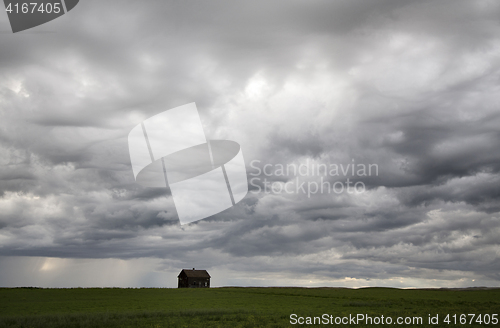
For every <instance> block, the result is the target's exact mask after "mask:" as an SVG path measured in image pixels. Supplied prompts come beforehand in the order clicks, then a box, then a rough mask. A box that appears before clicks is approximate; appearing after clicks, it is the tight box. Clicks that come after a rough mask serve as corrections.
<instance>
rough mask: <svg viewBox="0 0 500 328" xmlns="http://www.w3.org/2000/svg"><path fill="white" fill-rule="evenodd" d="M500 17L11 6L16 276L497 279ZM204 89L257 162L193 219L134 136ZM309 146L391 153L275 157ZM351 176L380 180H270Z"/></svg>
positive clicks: (2, 161)
mask: <svg viewBox="0 0 500 328" xmlns="http://www.w3.org/2000/svg"><path fill="white" fill-rule="evenodd" d="M499 17H500V2H498V1H495V0H491V1H487V0H485V1H456V0H450V1H421V0H419V1H399V0H379V1H371V0H370V1H341V0H338V1H331V0H328V1H326V0H325V1H319V0H314V1H305V0H302V1H293V0H292V1H290V0H287V1H232V0H231V1H230V0H225V1H213V0H211V1H201V0H200V1H190V0H187V1H186V0H182V1H181V0H174V1H152V0H151V1H125V0H116V1H111V0H107V1H97V0H82V1H80V3H79V4H78V6H76V7H75V8H74V9H73V10H72V11H71V12H69V13H68V14H66V15H64V16H62V17H60V18H58V19H56V20H54V21H51V22H49V23H47V24H44V25H41V26H38V27H35V28H32V29H29V30H26V31H23V32H19V33H16V34H13V33H12V32H11V31H10V25H9V22H8V18H7V15H6V13H5V12H4V11H2V12H1V13H0V196H1V198H0V286H41V287H73V286H123V287H127V286H130V287H139V286H157V287H175V286H176V285H177V282H176V276H177V274H178V272H179V271H180V270H181V269H183V268H193V267H196V268H199V269H207V270H208V271H209V273H210V274H211V275H212V277H213V278H212V285H213V286H227V285H239V286H249V285H252V286H285V285H286V286H292V285H293V286H349V287H359V286H394V287H441V286H444V287H461V286H499V285H500V274H499V272H500V246H499V243H500V105H499V104H500V18H499ZM191 102H196V104H197V107H198V110H199V113H200V116H201V120H202V123H203V126H204V129H205V132H206V135H207V137H208V138H209V139H227V140H233V141H237V142H238V143H239V144H240V145H241V149H242V153H243V156H244V158H245V162H246V164H247V172H248V179H249V182H250V180H251V179H256V180H253V181H254V183H253V184H252V185H249V188H250V192H249V193H248V195H247V196H246V197H245V198H244V199H243V200H242V201H241V202H240V203H238V204H237V205H236V206H234V207H232V208H230V209H228V210H226V211H224V212H222V213H220V214H217V215H215V216H212V217H210V218H207V219H204V220H201V221H198V222H196V223H192V224H189V225H183V226H181V225H180V224H179V219H178V217H177V213H176V209H175V206H174V203H173V201H172V197H171V195H170V193H169V192H168V190H166V189H160V188H156V189H155V188H145V187H141V186H140V185H138V184H136V183H135V180H134V176H133V173H132V168H131V163H130V157H129V151H128V145H127V135H128V133H129V132H130V130H131V129H132V128H133V127H134V126H136V125H137V124H140V123H141V122H142V121H143V120H144V119H146V118H148V117H151V116H153V115H155V114H157V113H160V112H162V111H165V110H168V109H170V108H174V107H177V106H181V105H184V104H187V103H191ZM252 163H253V164H252ZM307 163H323V164H327V165H329V167H330V165H338V166H340V165H344V166H346V165H348V164H351V165H352V164H356V165H358V164H365V165H368V164H376V165H377V167H378V174H373V172H372V175H371V176H352V174H351V175H349V174H347V175H342V174H341V175H340V176H330V175H329V176H320V175H312V176H299V175H294V174H289V175H288V176H280V175H277V174H273V175H272V176H266V175H265V174H264V173H263V172H259V171H261V170H260V169H262V168H263V166H264V165H266V164H270V165H269V166H268V168H276V167H278V166H279V164H281V165H285V166H286V165H292V164H293V165H297V166H298V165H300V164H307ZM259 173H260V174H259ZM273 173H275V172H274V171H273ZM347 178H350V179H351V181H354V182H357V181H361V182H363V184H364V186H365V187H366V188H365V191H364V192H359V193H347V192H343V193H338V194H336V193H327V192H323V193H320V192H318V193H315V194H312V195H309V196H310V197H308V195H307V193H303V192H300V190H299V191H298V192H293V193H285V192H265V191H264V190H263V189H261V191H260V192H259V188H258V187H262V186H263V183H264V182H263V181H264V179H267V180H269V181H270V182H274V183H275V184H274V186H275V187H276V188H277V187H279V186H283V184H284V183H287V182H289V183H290V184H289V186H290V187H292V186H293V187H295V185H296V184H297V181H298V183H299V184H300V183H301V182H315V183H319V182H321V179H323V182H324V181H327V182H331V183H332V184H333V183H334V182H337V181H338V182H339V183H344V182H345V181H346V179H347ZM297 179H298V180H297ZM275 190H277V189H275ZM294 191H296V190H295V189H294Z"/></svg>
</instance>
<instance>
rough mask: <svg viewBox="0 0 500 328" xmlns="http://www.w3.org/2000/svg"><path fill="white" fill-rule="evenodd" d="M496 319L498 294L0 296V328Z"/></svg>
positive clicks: (70, 292)
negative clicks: (473, 316) (299, 319)
mask: <svg viewBox="0 0 500 328" xmlns="http://www.w3.org/2000/svg"><path fill="white" fill-rule="evenodd" d="M499 312H500V289H485V290H480V289H468V290H400V289H392V288H363V289H343V288H239V287H225V288H211V289H166V288H140V289H133V288H130V289H122V288H72V289H41V288H0V327H33V328H36V327H56V328H57V327H61V328H62V327H65V328H66V327H81V328H83V327H154V328H160V327H290V326H292V325H291V324H290V315H291V314H296V315H297V317H303V318H304V320H306V318H307V317H322V316H323V314H328V315H331V316H333V318H335V317H348V316H349V315H351V316H356V315H357V314H363V315H366V316H372V317H380V316H382V315H383V316H384V317H385V318H387V317H391V318H392V319H393V320H396V318H397V317H412V318H413V317H422V319H423V320H422V324H418V325H417V324H409V325H404V324H403V325H401V326H407V327H410V326H419V327H450V326H462V327H500V323H498V324H493V323H492V322H491V321H490V324H484V322H481V323H479V322H472V324H469V319H470V317H468V319H467V324H466V325H463V324H460V322H459V321H458V322H457V324H456V325H455V324H454V323H453V321H451V322H450V323H449V324H447V323H445V322H444V321H443V320H444V319H445V317H446V315H448V314H450V315H451V316H453V314H457V315H458V316H457V318H459V316H460V314H476V315H478V314H482V315H483V316H484V315H485V314H489V315H490V318H491V315H493V314H496V316H497V317H498V315H499V314H500V313H499ZM429 314H430V315H431V316H436V315H439V324H438V325H432V324H428V317H429ZM450 318H452V317H450ZM317 323H318V322H317ZM295 326H304V327H308V326H312V325H307V324H304V325H299V324H296V325H295ZM316 326H318V325H316ZM321 326H324V325H321ZM333 326H346V325H343V324H340V325H335V324H334V325H333ZM349 326H354V325H349ZM355 326H357V327H372V326H384V325H382V324H378V325H375V324H366V323H365V322H361V323H359V324H357V325H355ZM391 326H393V327H395V326H400V325H397V324H396V323H394V322H393V324H392V325H391Z"/></svg>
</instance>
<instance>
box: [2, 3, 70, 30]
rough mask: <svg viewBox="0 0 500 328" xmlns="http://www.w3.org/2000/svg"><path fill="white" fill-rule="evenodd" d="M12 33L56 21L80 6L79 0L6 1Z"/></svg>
mask: <svg viewBox="0 0 500 328" xmlns="http://www.w3.org/2000/svg"><path fill="white" fill-rule="evenodd" d="M3 2H4V5H5V11H6V12H7V16H8V17H9V21H10V27H11V28H12V32H13V33H16V32H20V31H24V30H27V29H30V28H32V27H35V26H38V25H42V24H45V23H47V22H50V21H51V20H54V19H56V18H58V17H60V16H62V15H64V14H66V13H67V12H69V11H70V10H72V9H73V8H75V6H76V5H77V4H78V2H79V0H45V1H40V0H28V1H23V0H4V1H3Z"/></svg>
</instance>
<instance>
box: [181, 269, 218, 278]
mask: <svg viewBox="0 0 500 328" xmlns="http://www.w3.org/2000/svg"><path fill="white" fill-rule="evenodd" d="M182 272H184V273H185V274H186V276H187V277H188V278H210V275H209V274H208V272H207V270H195V269H192V270H191V269H183V270H182V271H181V273H179V275H178V276H177V278H178V277H180V276H181V274H182Z"/></svg>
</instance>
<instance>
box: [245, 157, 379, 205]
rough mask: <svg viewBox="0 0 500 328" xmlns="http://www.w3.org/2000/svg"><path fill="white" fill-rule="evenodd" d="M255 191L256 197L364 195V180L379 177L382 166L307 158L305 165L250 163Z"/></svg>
mask: <svg viewBox="0 0 500 328" xmlns="http://www.w3.org/2000/svg"><path fill="white" fill-rule="evenodd" d="M250 167H251V168H252V171H251V173H250V176H251V178H250V186H251V187H252V190H251V192H252V193H254V194H260V193H264V194H305V195H307V197H308V198H311V196H312V195H315V194H332V195H339V194H343V193H347V194H362V193H364V192H365V191H366V184H365V182H364V179H370V180H371V179H372V178H375V177H378V175H379V170H378V164H375V163H371V164H365V163H356V161H355V159H352V160H351V163H347V164H344V163H329V164H326V163H321V162H316V161H314V160H309V159H306V160H305V161H303V162H301V163H287V164H280V163H275V164H271V163H265V162H262V161H261V160H257V159H256V160H253V161H251V162H250Z"/></svg>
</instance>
